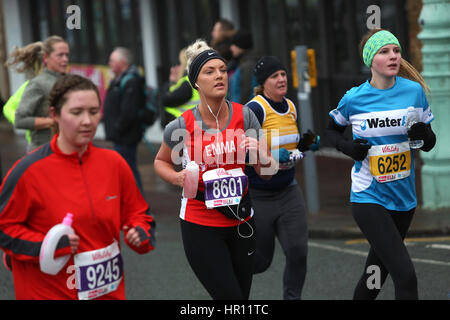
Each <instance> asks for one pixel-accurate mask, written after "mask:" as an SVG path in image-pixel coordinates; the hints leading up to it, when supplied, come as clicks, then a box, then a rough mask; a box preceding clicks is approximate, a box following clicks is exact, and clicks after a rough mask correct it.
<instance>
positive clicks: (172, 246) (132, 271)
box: [0, 130, 450, 300]
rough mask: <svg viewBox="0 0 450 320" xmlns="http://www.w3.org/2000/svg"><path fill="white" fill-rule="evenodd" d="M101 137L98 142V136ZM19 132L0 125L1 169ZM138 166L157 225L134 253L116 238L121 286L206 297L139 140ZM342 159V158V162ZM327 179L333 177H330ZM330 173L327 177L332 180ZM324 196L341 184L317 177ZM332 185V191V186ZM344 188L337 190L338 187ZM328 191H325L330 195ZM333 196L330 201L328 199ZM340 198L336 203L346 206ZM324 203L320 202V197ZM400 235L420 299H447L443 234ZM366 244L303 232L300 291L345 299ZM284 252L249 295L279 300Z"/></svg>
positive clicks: (8, 284)
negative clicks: (152, 239) (306, 236)
mask: <svg viewBox="0 0 450 320" xmlns="http://www.w3.org/2000/svg"><path fill="white" fill-rule="evenodd" d="M103 144H104V143H103ZM25 145H26V144H25V141H24V138H23V136H16V135H14V134H13V133H12V132H11V131H5V130H0V154H1V161H2V167H3V174H5V173H6V170H7V169H8V168H9V167H10V166H11V165H12V163H14V161H16V160H17V159H18V158H19V157H20V156H22V155H23V154H24V153H25ZM140 148H141V150H142V152H141V153H140V154H141V155H142V156H141V158H140V166H139V168H140V171H141V175H142V180H143V184H144V186H146V188H145V189H146V197H147V199H148V200H149V203H150V206H151V208H152V212H154V214H155V217H156V221H157V224H158V227H157V241H158V242H157V248H156V250H155V251H152V252H151V253H150V254H148V255H144V256H140V255H137V254H136V253H134V252H132V251H131V250H130V249H128V247H127V246H125V245H123V246H122V248H123V256H124V268H125V283H126V294H127V298H128V299H150V300H159V299H163V300H185V299H192V300H205V299H206V300H207V299H210V297H209V295H208V294H207V292H206V291H205V290H204V289H203V287H202V286H201V284H200V283H199V281H198V280H197V279H196V278H195V275H194V274H193V272H192V270H191V269H190V266H189V265H188V263H187V260H186V257H185V255H184V251H183V245H182V242H181V235H180V230H179V221H178V213H177V212H178V210H179V205H180V202H179V199H180V190H178V189H177V188H175V187H171V186H169V185H168V184H166V183H164V182H163V181H161V179H160V178H159V177H157V176H156V174H155V172H154V170H152V165H151V162H152V158H151V154H150V152H149V151H148V150H147V149H146V147H145V145H141V146H140ZM346 165H347V163H345V162H343V163H342V167H343V168H344V167H345V166H346ZM332 180H333V179H332ZM333 181H334V180H333ZM320 185H322V186H324V188H325V187H326V188H333V192H331V189H330V190H328V189H325V190H323V192H324V194H330V196H329V197H327V199H328V200H327V201H329V202H330V204H331V205H334V206H336V205H337V203H338V202H337V201H341V202H345V200H341V199H346V198H345V196H343V195H342V194H341V193H339V192H343V193H344V194H345V195H346V194H347V190H344V189H343V188H339V187H336V186H335V185H330V184H329V183H322V184H320ZM336 190H337V191H336ZM342 190H343V191H342ZM331 195H332V196H331ZM335 202H336V203H335ZM341 202H339V205H340V207H343V206H345V204H344V205H342V204H341ZM327 204H328V203H325V205H327ZM411 240H413V241H409V240H408V241H407V244H408V248H409V253H410V256H411V257H412V259H413V262H414V265H415V267H416V273H417V278H418V286H419V298H420V299H436V300H450V237H444V238H428V239H411ZM368 248H369V246H368V244H367V243H364V242H362V241H360V240H358V239H356V241H348V240H320V239H310V241H309V252H308V272H307V275H306V281H305V286H304V289H303V299H317V300H347V299H351V298H352V295H353V289H354V287H355V285H356V283H357V281H358V279H359V277H360V275H361V273H362V272H363V268H364V262H365V257H366V255H367V252H368ZM283 268H284V255H283V253H282V250H281V248H280V247H279V246H278V245H277V247H276V250H275V256H274V259H273V262H272V265H271V267H270V268H269V269H268V270H267V271H266V272H265V273H263V274H260V275H256V276H254V278H253V284H252V290H251V296H250V298H251V299H252V300H279V299H281V298H282V276H283ZM393 298H394V288H393V285H392V281H391V280H390V278H388V280H387V281H386V283H385V285H384V287H383V289H382V291H381V293H380V295H379V299H393ZM11 299H14V287H13V281H12V274H11V273H10V272H9V271H7V270H6V269H5V268H4V267H3V266H2V265H0V300H11Z"/></svg>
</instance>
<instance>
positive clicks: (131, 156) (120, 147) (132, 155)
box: [113, 143, 144, 195]
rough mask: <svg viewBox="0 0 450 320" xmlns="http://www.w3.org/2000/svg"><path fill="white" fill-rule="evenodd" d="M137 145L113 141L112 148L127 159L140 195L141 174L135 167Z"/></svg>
mask: <svg viewBox="0 0 450 320" xmlns="http://www.w3.org/2000/svg"><path fill="white" fill-rule="evenodd" d="M137 146H138V145H137V144H134V145H125V144H116V143H114V146H113V148H114V150H116V151H117V152H118V153H119V154H120V155H121V156H122V157H123V158H124V159H125V160H126V161H127V163H128V165H129V166H130V168H131V171H132V172H133V175H134V179H135V180H136V185H137V186H138V188H139V190H140V191H141V193H142V195H144V192H143V189H142V181H141V175H140V174H139V171H138V168H137V161H136V154H137Z"/></svg>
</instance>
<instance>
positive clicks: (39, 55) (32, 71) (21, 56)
mask: <svg viewBox="0 0 450 320" xmlns="http://www.w3.org/2000/svg"><path fill="white" fill-rule="evenodd" d="M58 42H66V41H65V40H64V39H63V38H62V37H60V36H50V37H48V38H47V39H45V40H44V41H37V42H33V43H30V44H29V45H26V46H24V47H23V48H18V47H15V48H14V50H13V51H12V52H11V53H10V54H9V57H8V60H7V61H6V63H5V65H6V66H7V67H14V70H15V71H17V72H20V73H22V72H25V73H26V74H27V76H30V77H34V76H35V75H37V74H38V73H39V72H40V71H41V70H42V67H43V55H44V52H45V53H46V54H47V55H50V54H51V53H52V52H53V45H54V44H55V43H58Z"/></svg>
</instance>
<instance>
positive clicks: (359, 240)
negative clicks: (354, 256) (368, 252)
mask: <svg viewBox="0 0 450 320" xmlns="http://www.w3.org/2000/svg"><path fill="white" fill-rule="evenodd" d="M404 241H405V242H436V241H450V237H424V238H406V239H405V240H404ZM362 243H368V242H367V240H366V239H354V240H347V241H345V244H362Z"/></svg>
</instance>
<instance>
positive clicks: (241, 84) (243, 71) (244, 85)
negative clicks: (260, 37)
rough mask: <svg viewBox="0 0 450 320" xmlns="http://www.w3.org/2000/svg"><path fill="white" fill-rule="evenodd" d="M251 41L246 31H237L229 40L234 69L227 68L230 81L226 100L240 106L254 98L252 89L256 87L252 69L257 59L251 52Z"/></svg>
mask: <svg viewBox="0 0 450 320" xmlns="http://www.w3.org/2000/svg"><path fill="white" fill-rule="evenodd" d="M252 49H253V39H252V35H251V33H250V32H248V31H244V30H239V31H238V32H237V33H236V34H235V35H234V36H233V38H232V39H231V46H230V50H231V53H232V55H233V59H234V68H233V67H230V66H229V70H228V77H229V79H230V80H229V81H230V85H229V91H228V99H229V100H230V101H234V102H237V103H240V104H245V103H247V102H248V101H249V100H250V99H251V98H253V97H254V94H253V88H255V87H256V86H257V85H258V82H257V81H256V77H255V75H254V72H253V70H254V68H255V65H256V62H257V61H258V57H257V56H256V55H255V53H254V52H253V50H252Z"/></svg>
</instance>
